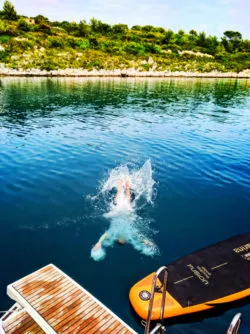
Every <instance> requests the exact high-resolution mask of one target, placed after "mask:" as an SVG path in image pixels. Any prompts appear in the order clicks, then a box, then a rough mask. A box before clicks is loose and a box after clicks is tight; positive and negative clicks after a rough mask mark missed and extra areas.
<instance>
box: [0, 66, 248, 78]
mask: <svg viewBox="0 0 250 334" xmlns="http://www.w3.org/2000/svg"><path fill="white" fill-rule="evenodd" d="M0 76H1V77H7V76H15V77H123V78H126V77H145V78H149V77H154V78H167V77H187V78H242V79H249V78H250V70H245V71H243V72H240V73H235V72H225V73H223V72H217V71H212V72H206V73H199V72H185V71H179V72H170V71H161V72H159V71H155V70H154V71H144V72H141V71H138V70H135V69H126V70H120V69H117V70H92V71H88V70H85V69H74V68H68V69H64V70H52V71H46V70H40V69H29V70H23V69H18V70H16V69H11V68H7V67H2V68H0Z"/></svg>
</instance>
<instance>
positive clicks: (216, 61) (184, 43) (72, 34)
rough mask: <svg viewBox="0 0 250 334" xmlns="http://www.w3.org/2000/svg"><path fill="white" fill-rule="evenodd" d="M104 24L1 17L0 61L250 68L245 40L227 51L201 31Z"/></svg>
mask: <svg viewBox="0 0 250 334" xmlns="http://www.w3.org/2000/svg"><path fill="white" fill-rule="evenodd" d="M98 22H99V26H100V21H98ZM101 24H102V23H101ZM108 27H109V28H108V31H102V29H103V28H102V26H100V27H99V28H98V27H97V28H95V27H93V24H92V25H90V24H89V25H88V24H85V25H84V27H83V28H84V29H82V30H81V29H80V28H79V25H78V24H74V23H73V24H70V23H68V24H64V25H63V24H62V23H60V22H58V23H52V22H49V21H46V20H43V19H39V20H38V19H36V24H28V23H26V22H24V20H23V19H22V18H21V19H19V20H16V21H10V20H4V19H2V20H0V63H4V64H5V66H8V67H10V68H22V69H30V68H39V69H46V70H53V69H65V68H84V69H88V70H92V69H94V68H95V69H124V68H135V69H138V70H140V71H148V70H159V71H163V70H171V71H198V72H209V71H212V70H218V71H222V72H227V71H236V72H239V71H242V70H244V69H247V68H250V52H249V43H248V42H249V41H244V44H243V47H241V51H239V50H232V51H231V52H228V51H226V50H225V48H224V46H223V45H222V43H221V42H219V41H218V40H217V42H215V41H214V40H213V39H212V37H205V41H204V40H203V43H202V39H201V34H196V35H191V34H185V33H183V32H181V33H177V34H173V35H171V38H170V39H168V40H167V36H168V31H166V30H164V29H162V28H153V27H152V28H151V31H145V29H144V30H142V29H141V28H143V27H139V29H126V28H124V29H123V31H122V27H121V28H120V30H121V32H120V33H115V31H116V30H117V29H116V30H115V28H112V27H110V26H108ZM94 28H95V29H94ZM118 28H119V26H118ZM98 29H99V31H98ZM148 29H149V28H148ZM148 29H147V30H148ZM118 32H119V29H118ZM183 50H191V53H190V52H184V53H182V54H181V52H182V51H183ZM192 52H193V53H192ZM199 52H200V53H201V54H200V53H199Z"/></svg>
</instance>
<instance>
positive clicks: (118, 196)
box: [114, 180, 123, 204]
mask: <svg viewBox="0 0 250 334" xmlns="http://www.w3.org/2000/svg"><path fill="white" fill-rule="evenodd" d="M122 192H123V181H122V180H119V181H118V185H117V194H116V196H115V200H114V202H115V204H117V202H119V199H120V198H121V195H122Z"/></svg>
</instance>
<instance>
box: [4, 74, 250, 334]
mask: <svg viewBox="0 0 250 334" xmlns="http://www.w3.org/2000/svg"><path fill="white" fill-rule="evenodd" d="M1 82H2V86H1V102H2V103H1V104H2V105H4V112H1V111H0V184H1V187H0V209H1V217H2V218H3V219H2V220H0V224H1V232H2V233H4V235H5V237H4V240H3V241H4V243H5V247H6V249H7V248H8V250H9V253H10V254H9V257H10V260H8V263H7V262H6V261H5V262H4V263H3V264H2V269H3V273H2V275H1V277H0V285H1V282H2V281H1V280H3V279H4V281H3V282H2V285H6V284H7V283H9V282H10V281H12V279H13V277H12V276H11V273H12V272H13V273H14V276H15V278H16V277H19V272H18V270H20V267H18V266H17V265H16V264H17V263H22V264H23V259H24V258H25V263H27V268H35V267H36V268H37V266H38V265H39V264H40V263H41V264H45V263H49V262H51V259H52V260H53V261H55V262H56V264H58V265H59V266H61V267H62V268H65V269H66V271H67V272H69V273H70V272H73V273H75V276H76V279H78V281H79V282H80V283H81V284H83V285H85V286H86V288H87V289H90V291H92V292H93V293H94V294H95V293H96V294H97V295H98V293H99V295H100V296H101V298H102V301H103V302H104V303H108V304H109V306H110V307H114V309H116V310H118V311H119V310H120V311H119V312H120V314H119V315H120V316H121V317H122V318H123V319H124V320H125V321H127V322H128V323H129V324H130V325H131V326H132V327H134V328H136V329H137V328H138V326H137V324H136V322H135V321H134V320H133V318H132V317H131V314H130V313H129V312H127V310H128V305H127V300H126V301H125V300H124V299H122V298H119V296H120V295H123V296H126V295H127V292H128V289H129V287H130V286H131V284H132V283H131V279H130V278H129V276H128V272H130V273H131V275H133V280H137V279H139V278H140V277H141V276H142V273H145V274H147V273H148V272H149V271H150V270H153V269H155V268H156V267H158V266H159V265H160V264H162V263H166V260H168V261H172V260H173V259H174V258H176V257H178V256H180V255H182V254H183V255H184V253H187V252H191V251H194V250H195V249H198V248H201V247H204V246H206V245H208V244H209V243H211V242H215V241H219V240H221V239H223V238H225V237H227V236H232V235H235V234H239V233H241V232H244V231H246V229H249V223H250V221H249V202H250V177H249V176H250V150H249V142H250V130H249V129H250V126H249V125H250V111H249V110H250V97H249V82H246V81H241V80H237V81H235V80H233V81H231V80H203V81H200V80H175V79H171V80H170V79H169V80H168V79H165V80H144V79H143V80H140V79H139V80H134V79H128V80H119V79H112V80H104V79H103V80H102V79H101V80H96V79H80V78H79V79H50V78H48V79H46V78H44V79H7V78H5V79H1ZM0 108H1V107H0ZM147 159H151V163H152V169H153V178H154V180H156V182H157V186H156V190H155V203H154V206H153V207H151V208H150V209H149V208H147V207H146V208H144V209H143V210H144V211H143V210H142V212H140V214H146V213H147V214H148V211H147V210H150V216H152V218H153V219H155V221H154V222H153V224H152V228H153V229H154V228H155V227H157V228H156V229H158V230H159V233H158V234H157V235H156V236H155V239H157V244H158V246H159V248H160V252H161V254H163V255H161V256H159V258H158V259H157V260H156V259H155V258H152V259H145V257H142V256H141V255H138V254H137V252H134V251H133V249H132V248H130V247H127V246H124V247H117V245H114V246H113V247H114V250H113V251H111V252H110V254H111V255H109V256H108V258H107V260H105V269H104V267H101V266H102V265H101V264H100V267H99V266H98V267H97V265H96V263H94V264H93V261H91V259H90V258H89V250H90V249H91V247H92V246H93V244H94V243H95V242H96V240H97V239H98V238H99V237H100V234H101V233H103V232H104V231H105V229H106V228H108V221H107V220H105V218H103V216H102V215H103V212H104V208H103V207H102V206H101V201H98V203H95V205H91V201H88V200H87V198H88V196H90V197H91V196H93V195H94V194H97V193H98V191H100V189H101V186H102V182H103V180H104V179H106V178H107V177H108V175H109V173H110V171H111V170H112V169H113V168H114V167H116V166H119V165H121V164H126V163H128V164H129V167H130V168H132V169H136V168H138V167H139V166H141V165H142V164H143V163H144V162H145V161H146V160H147ZM22 229H23V230H25V232H24V233H23V234H21V232H20V231H21V230H22ZM28 231H30V232H28ZM20 235H21V237H19V236H20ZM28 248H29V249H34V252H27V251H26V252H25V250H27V249H28ZM62 254H63V256H62ZM121 258H126V263H127V266H123V265H122V264H121ZM98 265H99V264H98ZM10 267H11V269H10V270H9V268H10ZM86 267H87V268H88V273H89V275H87V276H86V275H85V273H86ZM100 269H101V270H102V274H103V275H104V279H105V280H107V282H108V281H109V282H110V281H111V280H112V284H113V286H112V289H113V290H114V291H121V290H122V291H121V294H120V292H119V293H118V295H119V296H118V295H117V296H116V298H115V299H114V300H112V299H110V295H109V294H108V293H107V292H106V291H99V289H101V287H100V284H99V273H100ZM27 271H28V269H27ZM8 273H10V274H8ZM113 277H116V280H115V281H114V280H113V279H112V278H113ZM121 282H123V283H124V284H122V286H121V284H120V283H121ZM0 306H1V309H4V308H5V305H3V304H1V302H0ZM243 309H244V308H243ZM244 310H246V314H247V313H249V312H250V309H249V308H248V309H244ZM247 311H248V312H247ZM230 317H231V314H229V315H228V314H227V313H226V314H225V315H220V316H218V317H215V318H206V319H205V320H204V321H203V322H201V321H198V320H197V322H190V323H183V324H179V325H178V324H173V325H171V329H170V330H171V332H173V333H185V334H186V333H205V332H209V333H210V332H214V334H216V333H220V332H222V331H225V330H226V326H225V325H226V324H227V323H228V322H229V321H230ZM215 319H216V320H215ZM243 333H244V332H243Z"/></svg>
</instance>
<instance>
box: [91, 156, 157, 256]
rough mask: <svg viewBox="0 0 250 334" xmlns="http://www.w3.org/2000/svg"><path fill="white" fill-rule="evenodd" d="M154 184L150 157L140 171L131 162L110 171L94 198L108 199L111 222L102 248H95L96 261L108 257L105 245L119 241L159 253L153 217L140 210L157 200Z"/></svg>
mask: <svg viewBox="0 0 250 334" xmlns="http://www.w3.org/2000/svg"><path fill="white" fill-rule="evenodd" d="M126 184H127V185H129V188H130V189H129V190H130V191H129V192H130V196H131V200H129V196H128V194H127V193H126ZM154 184H155V181H154V180H153V177H152V166H151V162H150V160H147V161H146V162H145V163H144V165H143V166H142V167H141V168H140V169H138V170H132V171H130V170H129V168H128V166H127V165H123V166H119V167H116V168H114V169H113V170H112V171H111V172H110V174H109V177H108V179H107V180H106V182H104V183H103V185H102V187H101V190H100V192H99V194H98V195H97V196H94V197H92V199H93V200H96V199H97V198H99V197H100V196H102V197H103V198H104V203H105V205H106V208H108V212H105V213H104V217H105V218H106V219H108V220H109V221H110V227H109V229H108V230H107V231H106V237H105V238H104V240H102V241H101V243H100V244H101V247H99V248H98V249H94V248H93V249H92V250H91V257H92V258H93V259H94V260H96V261H100V260H102V259H104V258H105V256H106V251H105V248H106V247H109V246H113V245H114V243H115V242H116V241H120V243H122V242H124V243H129V244H131V245H132V246H133V247H134V248H135V249H136V250H138V251H140V252H141V253H142V254H145V255H148V256H154V255H156V254H158V253H159V250H158V248H157V246H156V245H155V244H154V242H153V241H152V235H153V234H155V231H153V230H152V229H151V228H150V226H149V225H150V222H151V221H150V219H148V218H142V217H140V216H139V215H138V213H137V211H138V210H139V209H142V208H143V207H144V206H145V205H147V204H152V203H153V189H154ZM127 187H128V186H127ZM118 188H119V191H118V190H117V189H118ZM117 192H118V196H117Z"/></svg>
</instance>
